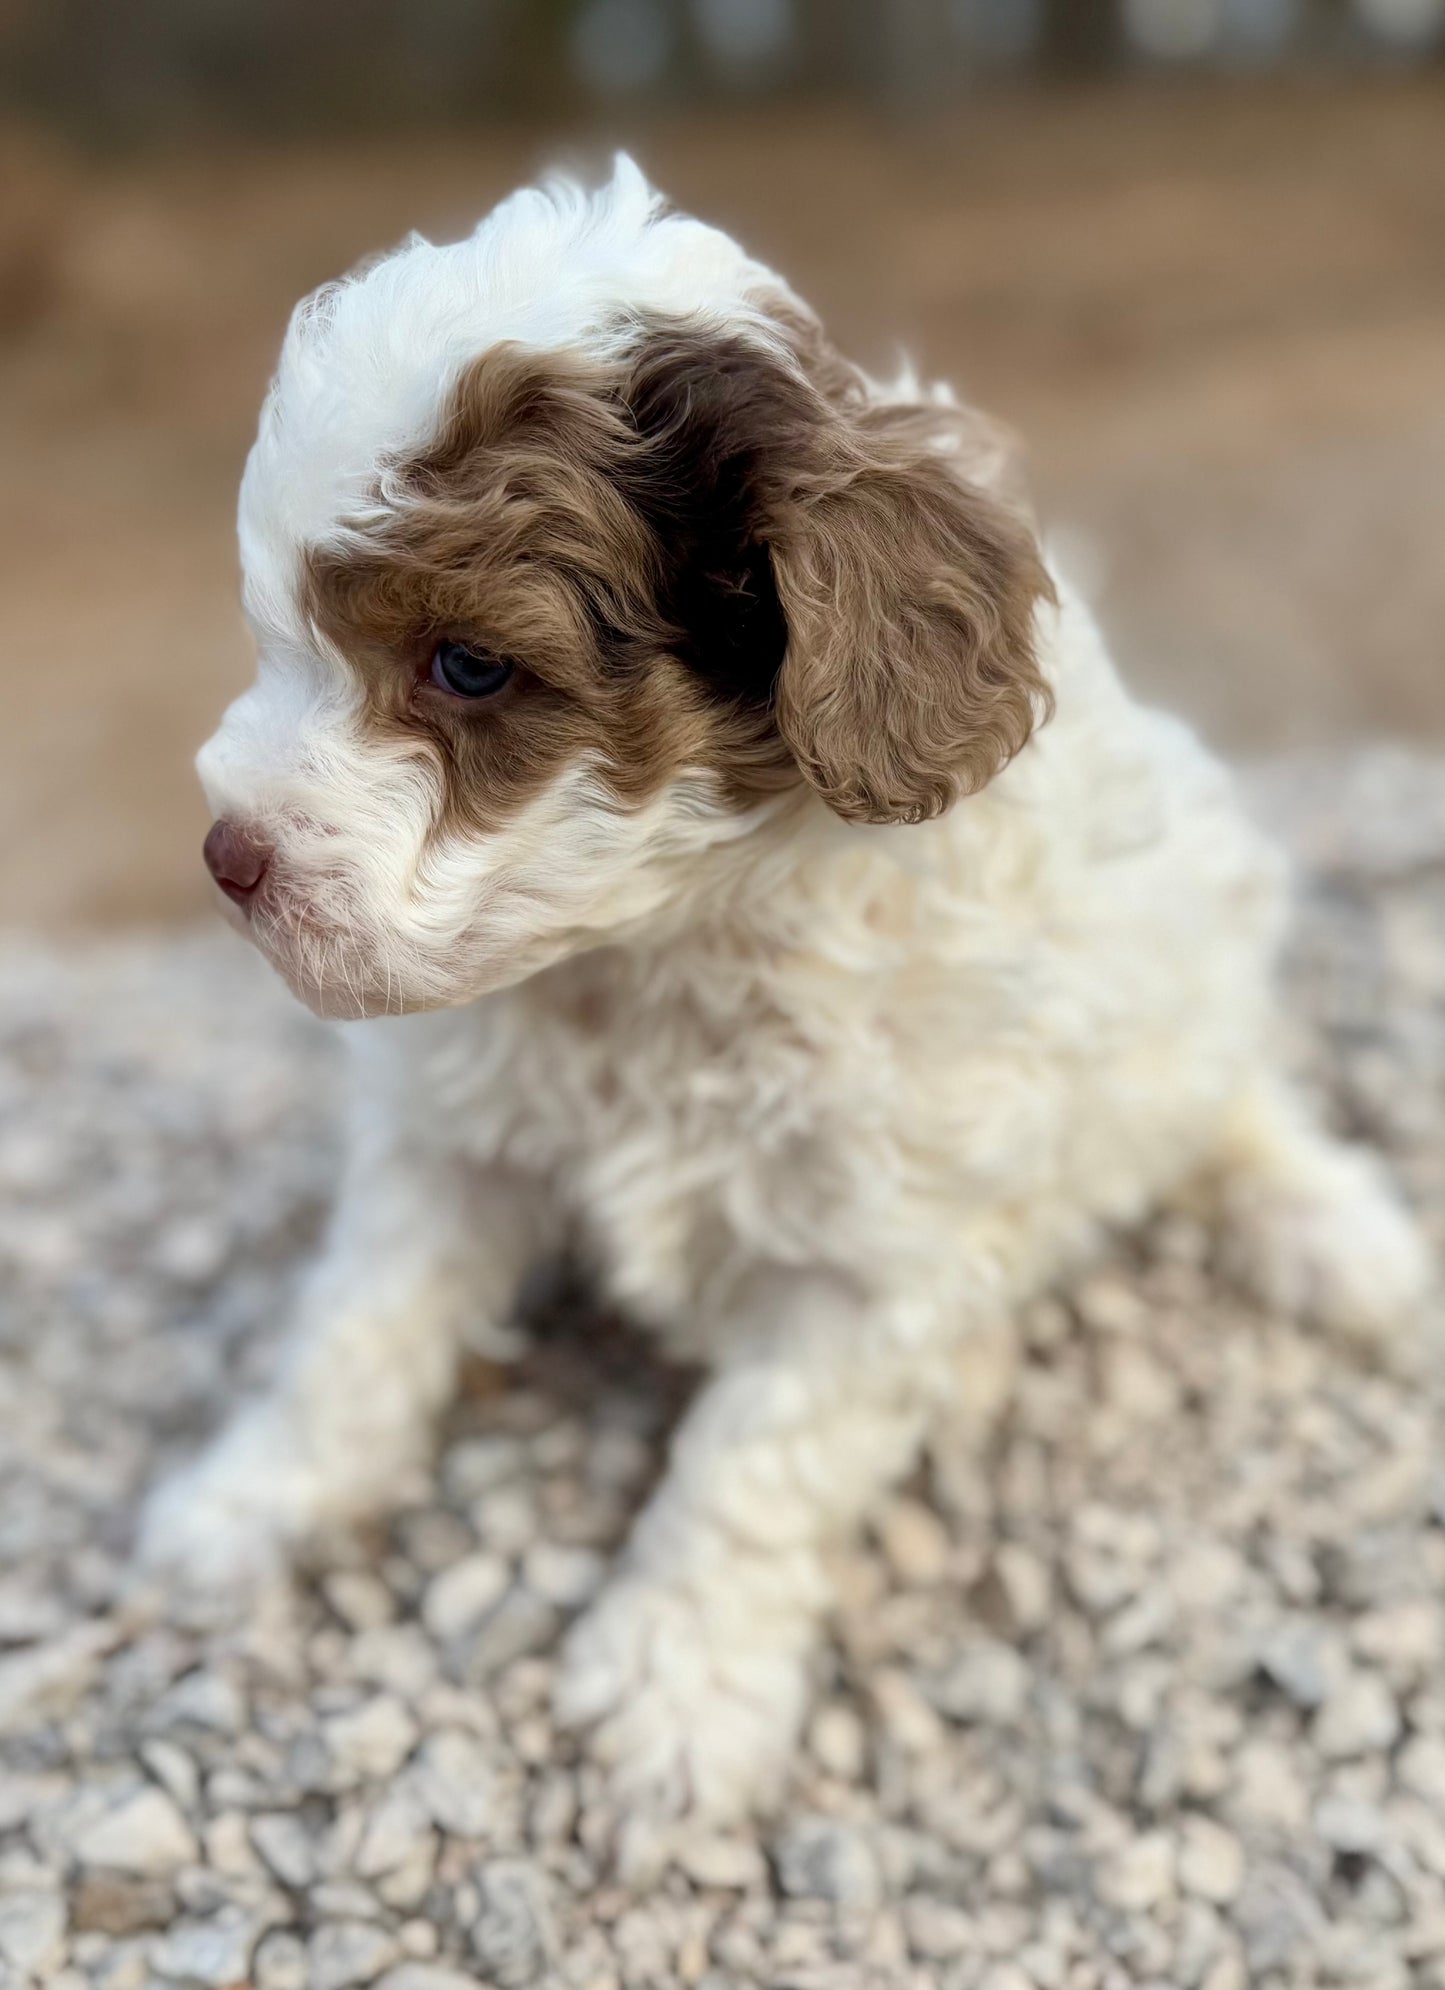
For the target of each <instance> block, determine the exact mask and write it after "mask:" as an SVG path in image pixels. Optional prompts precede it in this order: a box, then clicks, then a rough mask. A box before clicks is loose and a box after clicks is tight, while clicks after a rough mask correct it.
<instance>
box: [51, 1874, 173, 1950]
mask: <svg viewBox="0 0 1445 1990" xmlns="http://www.w3.org/2000/svg"><path fill="white" fill-rule="evenodd" d="M175 1913H176V1897H175V1895H174V1894H173V1893H172V1891H171V1889H170V1887H169V1886H167V1885H166V1883H165V1882H164V1881H163V1880H158V1879H122V1878H121V1877H120V1876H119V1875H118V1874H115V1873H89V1874H86V1875H85V1877H84V1878H82V1879H81V1880H80V1881H79V1882H78V1883H77V1884H76V1886H75V1887H74V1888H73V1889H72V1891H71V1897H70V1918H71V1924H72V1926H74V1927H76V1928H80V1929H95V1930H96V1931H97V1932H98V1933H100V1934H105V1935H137V1934H140V1933H142V1932H143V1931H144V1930H145V1929H147V1928H164V1927H166V1926H168V1925H169V1923H170V1922H171V1921H173V1920H174V1919H175Z"/></svg>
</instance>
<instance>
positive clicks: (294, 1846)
mask: <svg viewBox="0 0 1445 1990" xmlns="http://www.w3.org/2000/svg"><path fill="white" fill-rule="evenodd" d="M251 1843H252V1844H253V1845H254V1846H255V1848H256V1850H257V1851H258V1852H259V1853H260V1855H261V1857H262V1858H263V1859H264V1860H265V1862H266V1864H267V1865H268V1866H269V1867H270V1868H271V1870H272V1872H273V1873H275V1875H276V1877H277V1879H279V1880H280V1882H281V1884H282V1885H283V1886H290V1887H306V1886H311V1885H313V1884H314V1883H315V1882H316V1880H317V1879H319V1878H320V1876H321V1867H320V1858H319V1848H318V1847H317V1845H316V1842H315V1840H314V1838H313V1837H312V1835H311V1833H310V1832H309V1831H308V1830H307V1829H306V1826H305V1825H304V1824H303V1823H302V1822H301V1819H300V1818H299V1817H298V1816H297V1815H296V1813H295V1811H290V1810H277V1811H268V1812H263V1813H262V1814H261V1815H260V1816H258V1817H253V1818H252V1820H251Z"/></svg>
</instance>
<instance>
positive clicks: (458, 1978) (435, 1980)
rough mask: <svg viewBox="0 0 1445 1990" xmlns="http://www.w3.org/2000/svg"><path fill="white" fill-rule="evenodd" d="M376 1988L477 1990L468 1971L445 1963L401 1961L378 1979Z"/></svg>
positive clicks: (477, 1986)
mask: <svg viewBox="0 0 1445 1990" xmlns="http://www.w3.org/2000/svg"><path fill="white" fill-rule="evenodd" d="M377 1990H479V1985H478V1981H477V1978H476V1977H475V1976H474V1975H472V1974H471V1973H470V1972H469V1971H466V1970H461V1969H454V1968H452V1967H451V1966H450V1965H449V1964H447V1963H439V1962H403V1963H400V1964H399V1965H398V1966H397V1968H395V1969H389V1970H388V1971H387V1972H386V1974H385V1976H383V1977H381V1978H379V1979H378V1982H377Z"/></svg>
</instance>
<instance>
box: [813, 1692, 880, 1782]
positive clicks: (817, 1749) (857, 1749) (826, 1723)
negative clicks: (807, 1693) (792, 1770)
mask: <svg viewBox="0 0 1445 1990" xmlns="http://www.w3.org/2000/svg"><path fill="white" fill-rule="evenodd" d="M808 1746H809V1748H810V1749H811V1751H812V1753H813V1757H814V1759H815V1761H816V1762H817V1763H818V1765H819V1767H820V1768H823V1769H826V1770H827V1771H828V1774H829V1775H830V1776H837V1777H838V1778H839V1779H840V1780H841V1781H844V1782H856V1781H857V1780H858V1778H859V1777H860V1776H861V1775H862V1773H863V1768H864V1763H865V1760H866V1757H867V1753H868V1736H867V1733H866V1732H865V1730H864V1727H863V1723H862V1721H861V1720H859V1718H858V1716H857V1714H855V1713H854V1711H853V1709H852V1708H851V1707H847V1706H843V1705H841V1704H839V1703H838V1702H836V1701H834V1702H832V1703H829V1704H825V1705H824V1706H821V1707H819V1709H818V1711H817V1712H816V1713H815V1714H814V1716H813V1718H812V1721H811V1722H810V1723H809V1727H808Z"/></svg>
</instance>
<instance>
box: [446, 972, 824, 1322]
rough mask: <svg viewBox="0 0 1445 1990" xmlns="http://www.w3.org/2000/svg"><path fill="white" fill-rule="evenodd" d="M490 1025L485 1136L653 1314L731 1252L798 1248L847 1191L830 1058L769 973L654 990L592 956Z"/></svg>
mask: <svg viewBox="0 0 1445 1990" xmlns="http://www.w3.org/2000/svg"><path fill="white" fill-rule="evenodd" d="M494 1021H495V1030H496V1035H495V1040H494V1043H493V1046H492V1054H491V1055H490V1056H489V1058H488V1060H487V1062H488V1066H489V1071H490V1079H489V1082H488V1084H487V1087H486V1091H485V1096H484V1098H479V1099H478V1105H479V1109H480V1113H481V1121H480V1123H479V1125H478V1131H479V1132H480V1133H481V1135H482V1138H483V1141H484V1143H485V1144H487V1145H490V1146H491V1147H492V1148H493V1151H495V1152H499V1153H500V1154H501V1155H502V1157H503V1158H504V1159H506V1160H507V1161H509V1162H510V1163H511V1164H513V1165H515V1166H517V1167H519V1168H521V1169H523V1170H524V1171H526V1172H527V1173H529V1174H533V1175H536V1176H538V1177H540V1178H541V1179H542V1180H543V1181H544V1182H545V1183H546V1185H547V1187H548V1189H549V1191H550V1192H551V1193H553V1194H554V1195H556V1196H557V1197H559V1198H560V1199H561V1201H562V1203H563V1204H564V1206H565V1207H566V1209H567V1212H568V1214H569V1215H570V1216H571V1217H572V1219H573V1220H574V1222H575V1223H576V1224H577V1226H578V1227H579V1229H580V1231H581V1233H582V1235H583V1237H584V1239H585V1241H586V1244H587V1246H588V1248H589V1251H590V1254H591V1255H592V1256H593V1257H594V1259H595V1260H596V1261H597V1264H598V1267H599V1269H600V1270H601V1272H602V1273H603V1275H604V1277H605V1278H606V1280H607V1282H608V1283H609V1285H610V1286H611V1288H612V1289H613V1291H614V1292H615V1293H616V1295H617V1296H618V1297H619V1298H620V1299H622V1300H623V1301H625V1302H626V1303H627V1304H628V1305H629V1306H631V1307H633V1308H634V1309H635V1310H637V1311H639V1312H641V1313H642V1314H644V1315H648V1314H654V1313H656V1314H659V1315H670V1314H672V1313H674V1312H675V1311H676V1310H677V1309H679V1308H682V1307H689V1308H695V1307H696V1306H697V1304H698V1303H699V1299H700V1295H701V1293H702V1292H703V1290H704V1289H705V1288H706V1287H707V1286H708V1285H709V1284H710V1283H711V1282H715V1281H717V1280H718V1279H720V1278H722V1277H724V1276H725V1275H726V1272H727V1269H728V1266H729V1264H730V1263H731V1262H732V1261H733V1260H734V1259H735V1258H737V1257H739V1256H741V1255H742V1254H743V1253H744V1252H746V1253H747V1254H748V1255H751V1254H752V1253H754V1252H755V1251H756V1250H757V1249H758V1248H759V1247H760V1246H762V1247H766V1240H768V1239H772V1240H773V1242H774V1244H775V1245H777V1246H780V1247H781V1246H783V1245H784V1244H785V1242H786V1240H787V1239H788V1238H789V1237H791V1238H792V1239H794V1246H793V1247H794V1248H797V1247H798V1245H799V1243H800V1240H802V1239H803V1238H805V1237H809V1238H811V1237H815V1236H816V1232H817V1227H818V1223H819V1220H820V1215H821V1213H822V1212H823V1211H824V1210H825V1208H826V1207H827V1206H828V1205H829V1202H830V1200H831V1201H832V1202H834V1203H836V1199H837V1186H836V1184H833V1183H831V1182H830V1180H829V1168H828V1161H827V1152H828V1148H829V1144H830V1143H829V1139H828V1134H827V1128H828V1126H829V1125H830V1123H831V1121H832V1118H833V1114H832V1112H831V1111H830V1106H829V1093H830V1086H829V1075H828V1074H829V1067H830V1064H832V1063H833V1062H834V1054H833V1053H830V1050H829V1047H828V1044H827V1042H826V1041H825V1040H824V1039H823V1038H822V1036H821V1035H820V1033H819V1032H818V1031H817V1030H816V1029H810V1028H809V1026H808V1023H807V1021H806V1019H805V1018H804V1017H803V1016H801V1015H799V1014H798V1013H797V1012H796V1009H795V1007H794V1005H793V1004H790V1003H789V1002H788V1001H787V1000H786V999H780V997H779V995H778V994H777V993H776V992H775V991H770V990H768V989H767V988H766V987H765V986H760V985H759V983H758V979H757V977H755V976H751V977H750V976H747V975H744V974H739V975H738V976H737V977H736V979H733V978H732V977H724V978H722V979H721V980H715V981H713V982H712V983H711V984H706V983H705V984H701V985H700V984H699V983H697V982H694V981H690V980H686V979H683V978H680V977H679V978H676V979H668V980H664V981H663V982H662V983H661V985H659V984H657V983H649V982H648V981H647V980H645V979H641V978H638V977H635V976H632V975H629V974H627V973H625V972H618V971H615V970H612V969H611V968H610V966H609V964H608V963H607V962H606V961H605V960H603V961H596V960H589V961H584V962H579V963H576V964H574V965H573V966H572V967H570V968H569V969H568V970H567V971H566V972H565V973H562V974H558V975H556V976H555V977H546V978H544V979H543V980H542V981H541V983H540V984H537V983H534V984H532V985H530V986H529V987H528V988H527V989H524V990H519V991H517V993H516V995H515V996H509V997H508V998H507V999H506V1002H505V1003H504V1004H502V1005H499V1010H498V1013H497V1015H496V1017H495V1019H494ZM851 1109H852V1110H853V1111H854V1112H856V1111H857V1109H858V1101H857V1097H856V1086H855V1087H854V1096H853V1099H852V1108H851ZM744 1240H746V1243H744Z"/></svg>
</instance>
